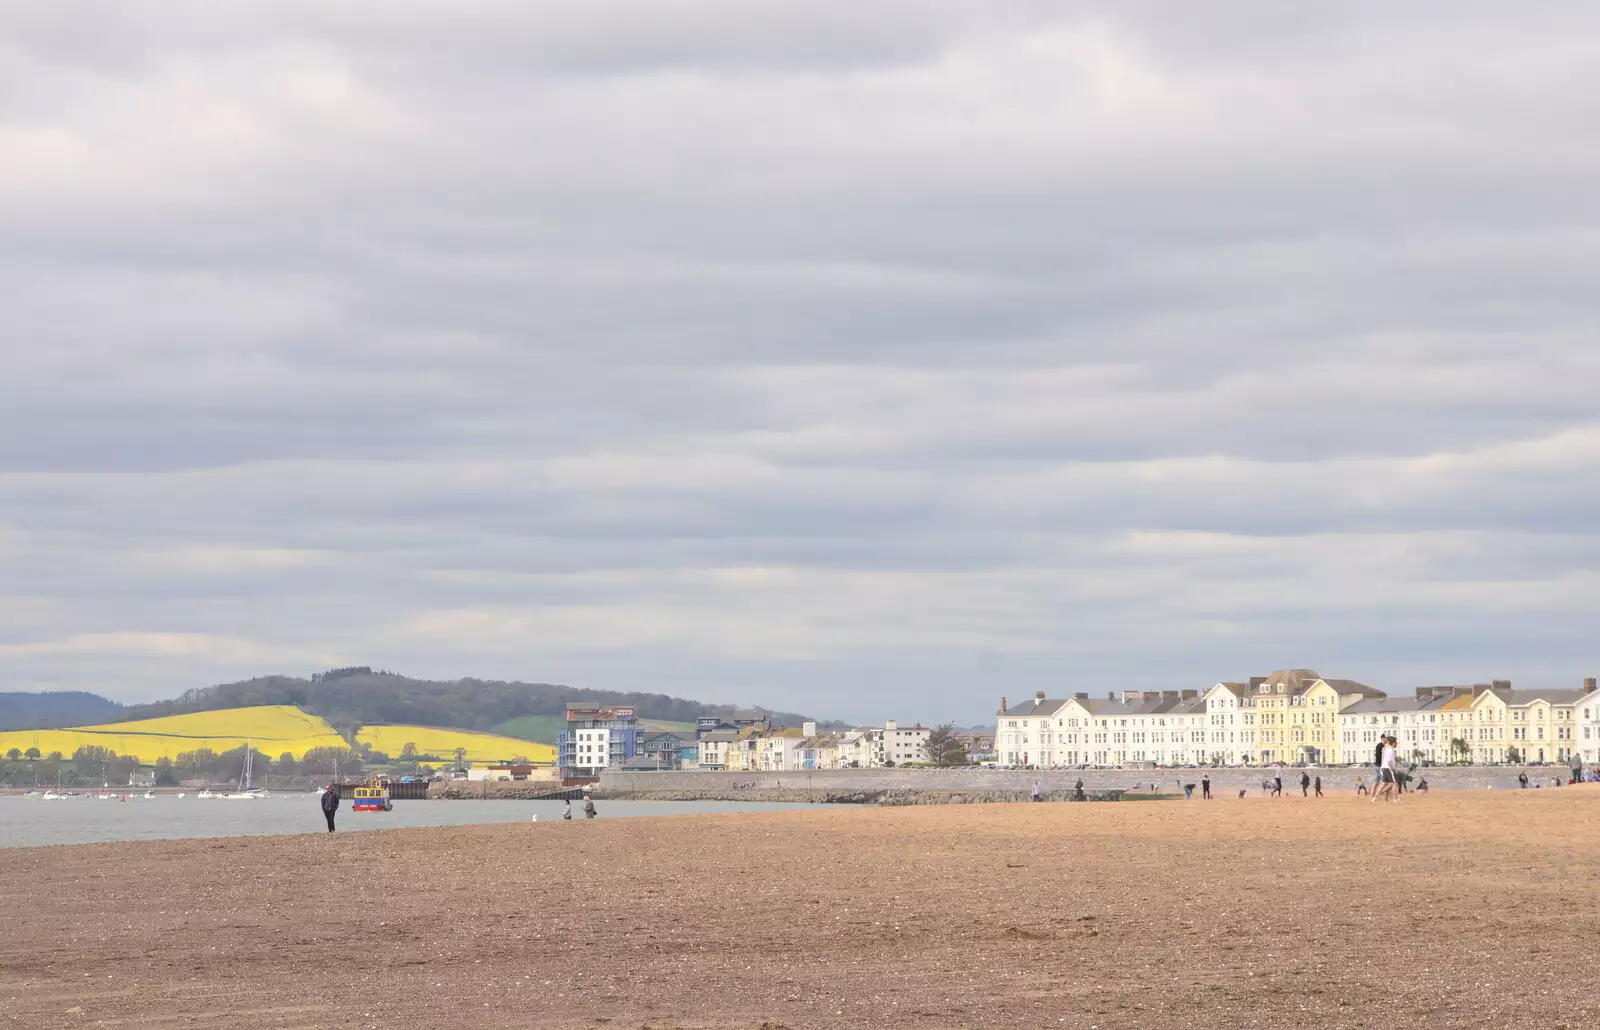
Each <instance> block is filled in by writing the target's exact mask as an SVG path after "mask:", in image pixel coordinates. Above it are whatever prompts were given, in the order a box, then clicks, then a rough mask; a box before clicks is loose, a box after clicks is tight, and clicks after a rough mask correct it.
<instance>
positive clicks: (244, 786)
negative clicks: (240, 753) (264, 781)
mask: <svg viewBox="0 0 1600 1030" xmlns="http://www.w3.org/2000/svg"><path fill="white" fill-rule="evenodd" d="M255 757H256V753H255V748H254V747H252V746H251V744H250V739H249V738H248V737H246V738H245V742H244V767H243V768H241V769H240V770H239V789H238V790H234V791H231V792H229V793H227V794H219V795H217V796H218V797H221V798H226V799H227V800H229V801H254V800H255V799H256V798H259V797H264V796H265V795H266V791H264V790H262V789H261V788H260V787H252V786H250V773H251V772H252V771H253V770H254V768H255V764H256V763H255Z"/></svg>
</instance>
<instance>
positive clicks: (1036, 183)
mask: <svg viewBox="0 0 1600 1030" xmlns="http://www.w3.org/2000/svg"><path fill="white" fill-rule="evenodd" d="M154 11H155V8H151V7H140V6H139V5H123V6H121V7H119V8H117V9H116V10H114V11H110V10H108V11H107V12H105V13H104V20H102V21H98V22H95V23H88V22H84V21H83V20H82V19H81V18H72V17H69V16H68V15H67V14H66V13H65V12H63V11H56V10H54V9H44V8H35V9H30V10H27V11H24V10H20V9H19V10H16V11H7V12H5V13H4V14H3V15H0V38H3V39H4V40H5V41H6V42H5V44H4V46H3V47H0V95H4V96H5V97H6V98H7V103H6V105H5V106H4V107H3V108H0V223H3V225H4V228H5V231H4V232H3V233H0V263H3V264H4V266H5V267H6V269H7V271H6V273H5V274H4V276H3V277H0V300H3V301H4V303H5V305H6V310H7V319H6V329H5V334H4V337H3V338H0V614H3V615H4V616H5V618H4V619H3V620H0V624H3V625H5V626H6V629H5V630H4V631H3V632H0V659H3V662H4V667H5V668H6V669H7V670H8V671H10V672H11V676H10V677H9V681H10V682H11V683H13V684H14V685H15V686H17V687H29V686H36V685H44V686H63V687H65V686H74V687H80V686H81V687H87V688H90V689H99V690H103V691H105V692H107V693H109V694H111V695H113V696H119V697H126V698H142V697H150V696H155V695H158V694H164V693H173V692H176V691H178V690H181V689H184V688H186V687H189V686H194V685H197V684H200V683H204V682H208V681H211V680H215V679H221V678H231V677H234V676H245V675H251V674H255V673H258V672H262V671H268V670H277V669H292V670H299V671H305V670H307V669H311V668H316V667H319V666H320V665H323V664H343V663H345V662H357V663H369V662H370V663H376V664H381V665H387V666H390V667H397V668H403V669H406V670H407V671H412V672H415V673H417V674H429V675H457V674H473V675H484V676H504V677H511V676H521V677H527V678H547V679H568V680H571V681H573V682H578V683H585V684H589V685H593V686H596V687H601V686H607V687H643V688H650V689H666V690H671V691H673V692H677V693H682V694H688V695H693V696H702V697H706V698H708V699H718V700H722V699H726V700H741V701H757V702H763V703H768V704H771V705H773V706H775V707H785V708H791V709H796V708H798V709H806V710H814V711H817V712H819V713H823V714H837V715H842V716H845V717H850V718H859V719H877V718H882V717H884V716H885V715H896V716H898V717H902V718H906V717H910V718H917V717H922V718H924V719H932V718H945V717H955V718H960V719H962V720H963V721H968V720H972V719H975V718H978V717H979V716H980V715H981V713H983V712H984V711H985V710H986V709H987V708H988V707H989V706H991V705H992V704H993V702H994V700H995V696H997V695H998V694H1000V693H1006V692H1009V693H1011V694H1012V695H1014V696H1015V695H1018V694H1026V693H1031V691H1032V690H1033V689H1037V688H1040V687H1043V688H1045V689H1051V690H1056V689H1063V688H1065V687H1066V686H1067V685H1069V684H1070V685H1072V686H1073V687H1074V688H1075V689H1101V688H1102V687H1104V688H1107V689H1110V688H1112V687H1121V686H1124V685H1126V686H1146V687H1158V686H1159V687H1172V686H1195V685H1203V684H1204V683H1205V682H1206V681H1207V680H1214V679H1216V678H1220V677H1223V676H1230V677H1232V676H1240V675H1247V674H1249V673H1250V672H1258V671H1262V670H1265V669H1268V668H1271V667H1274V666H1282V665H1290V664H1295V665H1299V664H1310V665H1313V666H1315V667H1318V668H1319V669H1322V671H1324V672H1326V673H1328V674H1330V675H1333V674H1345V675H1353V676H1356V677H1357V678H1362V679H1365V680H1368V681H1370V682H1374V683H1376V684H1377V685H1380V686H1389V687H1395V688H1400V689H1403V688H1405V687H1406V686H1408V685H1410V684H1412V683H1413V682H1419V681H1434V680H1447V679H1450V678H1484V677H1487V676H1489V675H1511V676H1513V677H1517V678H1528V677H1532V678H1540V677H1545V678H1548V679H1549V680H1551V681H1560V682H1566V681H1568V680H1572V679H1573V678H1575V677H1576V676H1577V675H1579V674H1581V672H1582V668H1581V667H1582V666H1583V663H1584V662H1586V661H1589V660H1591V659H1590V656H1589V654H1588V647H1589V645H1588V644H1587V640H1588V634H1587V628H1586V627H1585V625H1584V613H1585V612H1588V611H1592V610H1593V607H1594V604H1595V602H1596V601H1597V600H1600V590H1597V588H1596V583H1595V579H1594V575H1595V568H1596V562H1597V558H1600V556H1597V554H1596V553H1595V550H1594V547H1593V545H1592V543H1591V542H1590V534H1589V528H1590V526H1591V525H1592V523H1593V521H1594V517H1595V514H1596V512H1597V511H1600V495H1597V493H1596V490H1595V488H1594V486H1593V484H1594V483H1595V481H1596V476H1595V471H1596V467H1597V465H1600V442H1597V441H1600V437H1597V436H1596V432H1597V430H1596V418H1595V416H1594V414H1593V410H1594V403H1595V402H1594V399H1593V397H1592V395H1591V391H1592V386H1591V384H1592V383H1593V382H1595V381H1596V373H1597V372H1600V368H1597V365H1600V348H1597V347H1596V343H1597V342H1600V341H1597V340H1596V332H1597V327H1596V323H1595V319H1594V314H1593V296H1594V293H1595V286H1596V281H1595V273H1594V269H1595V268H1597V267H1600V263H1597V262H1596V260H1595V258H1596V257H1597V256H1600V255H1597V254H1596V239H1597V238H1600V237H1597V233H1596V225H1595V220H1594V207H1593V205H1592V203H1590V202H1589V194H1590V192H1591V185H1590V184H1591V183H1592V182H1593V180H1594V177H1595V174H1596V172H1597V171H1600V145H1597V144H1596V142H1595V141H1594V138H1593V133H1592V132H1590V131H1588V128H1589V126H1591V125H1592V124H1593V123H1594V119H1595V116H1596V114H1597V113H1600V112H1597V111H1596V110H1595V104H1596V101H1595V99H1594V98H1595V97H1600V89H1597V88H1596V87H1597V86H1600V82H1597V81H1596V72H1595V69H1596V68H1600V61H1596V60H1595V58H1596V57H1597V56H1600V55H1597V54H1596V53H1595V52H1594V51H1595V45H1594V44H1593V42H1592V41H1593V40H1594V39H1597V38H1600V35H1597V34H1596V33H1595V32H1594V29H1595V28H1596V26H1595V24H1594V22H1595V21H1596V20H1597V18H1600V16H1597V15H1596V14H1595V12H1594V10H1593V9H1592V8H1591V7H1589V6H1588V5H1582V4H1576V3H1571V4H1557V5H1554V6H1550V7H1547V8H1545V9H1542V10H1541V12H1540V14H1539V16H1538V18H1535V17H1533V16H1532V15H1531V14H1529V13H1528V12H1523V11H1512V10H1509V9H1505V8H1503V7H1502V6H1500V5H1491V4H1477V3H1471V4H1455V5H1451V6H1450V7H1448V8H1445V7H1443V6H1431V7H1430V6H1426V5H1425V6H1423V7H1411V8H1396V7H1393V6H1392V5H1343V6H1339V7H1323V8H1315V9H1297V10H1296V12H1295V14H1294V16H1293V17H1289V16H1286V15H1284V13H1283V10H1282V8H1281V6H1280V5H1273V4H1242V5H1236V6H1234V7H1230V8H1228V9H1227V10H1225V11H1224V10H1205V9H1201V8H1190V9H1184V10H1182V11H1175V10H1174V9H1173V8H1172V7H1171V5H1165V4H1161V5H1155V4H1138V3H1136V4H1125V5H1119V6H1118V7H1116V8H1114V9H1111V8H1107V9H1104V10H1102V11H1099V12H1095V13H1094V15H1093V16H1083V17H1071V16H1068V15H1066V14H1064V13H1063V12H1062V11H1061V9H1060V8H1059V7H1057V6H1056V5H1049V4H1031V3H1023V4H1016V5H1005V6H1004V9H1003V10H1001V9H997V8H996V7H995V5H992V4H976V3H940V4H887V3H886V4H872V5H846V4H835V3H815V4H808V5H788V6H785V5H777V6H774V5H771V4H751V3H733V2H727V3H717V2H711V0H704V2H695V0H674V2H671V3H660V2H658V3H650V4H637V5H627V4H613V5H607V6H604V7H597V6H595V5H592V4H550V5H539V6H538V7H536V8H525V7H516V6H514V5H504V4H497V3H496V4H491V3H474V4H468V5H465V6H463V5H456V6H454V7H452V8H449V9H445V8H439V7H437V6H434V5H426V4H420V3H409V2H407V3H395V4H390V5H386V7H385V9H384V11H383V12H381V14H377V15H375V14H373V13H372V12H365V13H363V14H362V15H361V16H360V17H356V16H355V15H353V14H351V13H350V12H349V11H348V10H345V9H340V8H337V7H330V6H328V5H326V4H310V3H303V4H302V3H284V4H271V5H265V4H263V5H252V4H237V5H227V6H218V5H215V4H202V3H194V4H177V5H170V4H169V5H163V6H162V7H161V9H160V11H161V14H160V16H159V18H157V17H154V16H153V12H154Z"/></svg>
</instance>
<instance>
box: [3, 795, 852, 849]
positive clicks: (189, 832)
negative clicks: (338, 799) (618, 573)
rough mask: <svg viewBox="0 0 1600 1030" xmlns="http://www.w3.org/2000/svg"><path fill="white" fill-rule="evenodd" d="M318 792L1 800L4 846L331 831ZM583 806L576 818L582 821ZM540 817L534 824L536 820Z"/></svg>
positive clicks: (612, 814) (447, 820) (545, 815)
mask: <svg viewBox="0 0 1600 1030" xmlns="http://www.w3.org/2000/svg"><path fill="white" fill-rule="evenodd" d="M318 802H319V799H318V797H317V795H315V794H273V795H270V796H268V797H261V798H256V799H254V800H250V801H230V800H226V799H221V798H197V797H195V796H194V795H193V794H190V795H189V796H188V797H182V798H180V797H178V796H176V795H173V794H158V795H156V796H155V797H153V798H145V797H138V796H136V797H132V798H130V799H129V800H127V801H111V800H101V799H99V798H93V797H69V798H62V799H58V800H56V799H52V800H46V799H43V798H39V797H25V796H22V795H15V794H13V795H4V796H0V848H33V847H42V846H45V845H50V844H96V843H106V842H113V841H132V840H177V839H181V838H184V837H249V836H257V835H262V834H284V833H327V832H328V824H327V823H326V822H325V821H324V820H323V817H322V809H321V807H320V805H319V803H318ZM580 806H581V802H576V801H575V802H573V805H572V817H573V818H574V819H581V818H583V813H582V812H581V811H579V808H580ZM822 807H837V806H823V805H813V804H801V803H781V802H771V803H754V802H742V801H598V800H597V801H596V802H595V808H596V809H597V810H598V816H597V817H598V818H601V819H628V818H635V817H638V816H661V815H706V814H711V813H715V812H774V811H780V810H785V809H797V808H822ZM536 817H537V820H536ZM560 819H561V802H559V801H396V802H394V810H393V811H392V812H352V811H351V810H350V802H348V801H346V802H344V803H343V804H341V805H340V806H339V814H338V816H337V817H336V825H337V826H338V832H340V833H346V832H362V831H366V830H392V829H397V828H400V827H408V826H472V825H478V824H483V823H531V822H535V821H538V822H546V821H560Z"/></svg>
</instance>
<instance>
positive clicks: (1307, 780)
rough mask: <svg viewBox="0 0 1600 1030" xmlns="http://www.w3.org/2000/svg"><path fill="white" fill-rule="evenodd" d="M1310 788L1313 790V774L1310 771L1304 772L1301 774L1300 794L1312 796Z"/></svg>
mask: <svg viewBox="0 0 1600 1030" xmlns="http://www.w3.org/2000/svg"><path fill="white" fill-rule="evenodd" d="M1317 778H1318V779H1319V780H1320V779H1321V777H1320V776H1319V777H1317ZM1310 790H1311V774H1310V773H1308V772H1303V773H1301V774H1300V796H1301V797H1309V796H1310V794H1309V791H1310ZM1318 793H1321V791H1318Z"/></svg>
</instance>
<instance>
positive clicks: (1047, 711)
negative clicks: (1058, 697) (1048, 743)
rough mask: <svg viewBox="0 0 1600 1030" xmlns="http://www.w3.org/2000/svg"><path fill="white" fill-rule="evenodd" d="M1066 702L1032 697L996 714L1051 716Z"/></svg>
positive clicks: (1010, 717) (1002, 716) (1009, 716)
mask: <svg viewBox="0 0 1600 1030" xmlns="http://www.w3.org/2000/svg"><path fill="white" fill-rule="evenodd" d="M1066 703H1067V702H1066V701H1064V700H1062V701H1052V700H1051V699H1050V698H1045V699H1044V700H1042V701H1041V700H1040V699H1038V698H1036V697H1030V698H1028V700H1026V701H1024V702H1022V704H1020V705H1016V706H1015V707H1012V708H1008V709H1005V710H1003V711H998V712H995V713H994V714H995V715H996V716H998V717H1000V718H1002V719H1040V718H1049V717H1050V716H1052V715H1055V714H1056V713H1057V712H1059V711H1061V706H1062V705H1064V704H1066ZM897 728H898V727H897Z"/></svg>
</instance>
